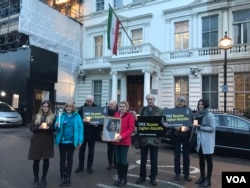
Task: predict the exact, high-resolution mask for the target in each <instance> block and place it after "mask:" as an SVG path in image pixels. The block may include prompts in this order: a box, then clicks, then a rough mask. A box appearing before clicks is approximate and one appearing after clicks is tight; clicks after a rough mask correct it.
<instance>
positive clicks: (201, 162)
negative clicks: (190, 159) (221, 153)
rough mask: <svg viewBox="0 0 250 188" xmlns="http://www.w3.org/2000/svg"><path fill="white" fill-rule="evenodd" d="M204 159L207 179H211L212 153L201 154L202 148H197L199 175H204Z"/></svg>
mask: <svg viewBox="0 0 250 188" xmlns="http://www.w3.org/2000/svg"><path fill="white" fill-rule="evenodd" d="M205 160H206V162H207V177H206V178H207V179H209V180H211V176H212V171H213V155H212V154H203V152H202V148H201V147H200V150H199V165H200V175H201V177H205Z"/></svg>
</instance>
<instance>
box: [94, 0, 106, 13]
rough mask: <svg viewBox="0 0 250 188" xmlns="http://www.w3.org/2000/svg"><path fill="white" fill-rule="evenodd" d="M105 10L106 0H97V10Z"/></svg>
mask: <svg viewBox="0 0 250 188" xmlns="http://www.w3.org/2000/svg"><path fill="white" fill-rule="evenodd" d="M100 10H104V0H96V11H100Z"/></svg>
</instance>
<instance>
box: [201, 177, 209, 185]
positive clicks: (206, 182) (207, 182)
mask: <svg viewBox="0 0 250 188" xmlns="http://www.w3.org/2000/svg"><path fill="white" fill-rule="evenodd" d="M209 186H211V180H210V179H207V178H206V179H205V181H204V182H203V183H201V184H200V187H209Z"/></svg>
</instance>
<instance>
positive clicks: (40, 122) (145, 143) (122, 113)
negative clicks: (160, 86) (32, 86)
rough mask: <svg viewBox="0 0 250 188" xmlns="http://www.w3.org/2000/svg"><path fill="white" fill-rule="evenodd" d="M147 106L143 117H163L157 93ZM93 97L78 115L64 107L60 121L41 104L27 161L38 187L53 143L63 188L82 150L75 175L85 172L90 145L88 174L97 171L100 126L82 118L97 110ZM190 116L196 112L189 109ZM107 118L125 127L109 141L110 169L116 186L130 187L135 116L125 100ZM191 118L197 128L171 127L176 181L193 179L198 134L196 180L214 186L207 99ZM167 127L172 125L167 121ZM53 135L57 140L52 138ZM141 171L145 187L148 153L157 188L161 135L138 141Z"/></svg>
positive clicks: (111, 108)
mask: <svg viewBox="0 0 250 188" xmlns="http://www.w3.org/2000/svg"><path fill="white" fill-rule="evenodd" d="M146 100H147V105H146V106H144V107H142V108H140V110H139V111H138V114H139V115H141V116H163V109H161V108H160V107H158V106H156V105H155V104H154V103H155V97H154V95H153V94H148V95H146ZM185 102H186V100H185V97H183V96H179V97H178V99H177V106H176V108H187V109H188V110H190V109H189V108H188V107H186V105H185ZM95 106H97V105H96V104H94V98H93V96H91V95H88V96H87V97H86V100H85V103H84V105H83V106H81V107H80V109H79V111H78V112H77V111H76V108H75V105H74V103H72V102H68V103H66V104H65V106H64V109H63V112H62V113H61V114H59V115H58V116H57V117H56V116H55V115H54V114H53V113H52V106H51V103H50V102H49V101H43V102H42V104H41V106H40V109H39V112H38V113H37V114H36V115H35V116H34V118H33V121H32V124H31V127H30V130H31V131H32V132H33V136H32V138H31V142H30V149H29V154H28V159H29V160H33V173H34V188H39V187H40V188H45V187H46V185H47V183H46V175H47V172H48V169H49V159H50V158H53V157H54V140H55V144H56V145H58V146H59V153H60V177H61V181H60V186H70V185H71V172H72V166H73V155H74V151H75V150H76V149H79V164H78V168H77V169H76V170H75V173H79V172H81V171H83V170H84V161H85V151H86V147H87V145H88V156H87V172H88V173H89V174H92V173H93V168H92V166H93V160H94V150H95V141H96V139H97V136H98V134H97V132H98V127H99V125H98V124H95V123H94V124H93V123H90V121H89V120H88V119H85V118H84V115H83V114H84V113H83V110H84V107H95ZM190 114H192V111H191V110H190ZM108 116H111V117H115V118H120V119H121V125H120V130H119V134H118V136H116V137H115V140H114V141H113V142H107V156H108V167H107V170H112V169H113V168H115V169H116V170H117V174H118V178H117V180H116V181H115V182H114V186H118V187H121V186H124V185H126V184H127V172H128V150H129V146H130V145H131V135H132V133H133V132H134V130H135V126H136V120H137V118H136V116H135V114H133V113H131V112H130V111H129V104H128V102H127V101H121V102H119V104H117V103H116V101H115V100H110V101H109V103H108ZM192 118H193V119H195V120H197V121H198V126H193V125H192V124H191V125H183V126H186V129H185V131H183V130H181V126H180V127H179V126H178V127H174V128H173V141H174V172H175V180H177V181H179V180H180V177H181V176H180V175H181V173H183V175H184V179H185V180H186V181H192V178H191V177H190V175H189V168H190V158H189V152H190V137H192V136H193V135H197V136H196V137H197V146H196V151H197V152H198V154H199V165H200V178H199V179H198V180H197V181H195V184H199V185H200V186H201V187H208V186H210V185H211V175H212V169H213V160H212V155H213V152H214V145H215V120H214V117H213V114H212V113H210V112H209V103H208V101H207V100H205V99H200V100H199V101H198V105H197V112H196V114H195V115H192ZM164 126H165V127H167V128H168V124H167V123H164ZM54 136H55V137H54ZM139 143H140V160H141V163H140V172H139V178H138V179H137V180H136V182H135V183H136V184H142V183H143V182H144V181H146V177H147V168H146V163H147V156H148V153H150V163H151V169H150V175H149V179H150V183H151V185H152V186H156V185H157V181H156V177H157V175H158V147H159V145H160V143H161V138H160V137H147V136H144V137H140V138H139ZM181 152H182V153H183V168H182V171H181V162H180V161H181V160H180V158H181ZM40 160H43V172H42V177H41V179H39V163H40ZM205 162H206V163H207V175H205Z"/></svg>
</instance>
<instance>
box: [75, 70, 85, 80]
mask: <svg viewBox="0 0 250 188" xmlns="http://www.w3.org/2000/svg"><path fill="white" fill-rule="evenodd" d="M77 79H78V80H79V81H84V80H85V79H86V74H85V72H84V71H83V70H81V71H80V73H79V74H78V77H77Z"/></svg>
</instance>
